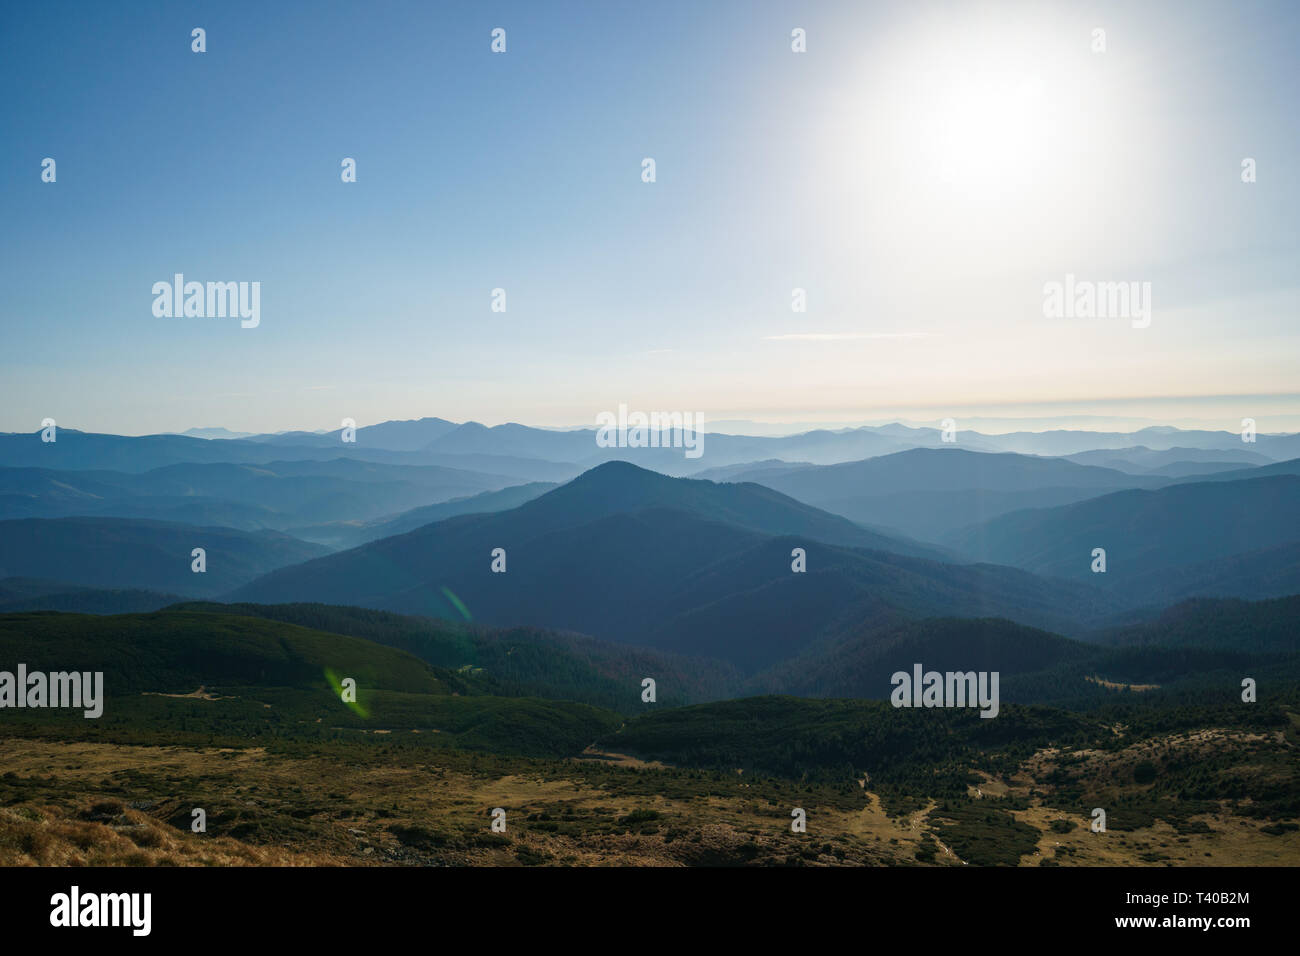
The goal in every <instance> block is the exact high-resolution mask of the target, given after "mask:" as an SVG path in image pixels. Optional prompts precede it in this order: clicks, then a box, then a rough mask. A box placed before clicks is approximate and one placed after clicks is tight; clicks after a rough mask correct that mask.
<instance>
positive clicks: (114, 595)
mask: <svg viewBox="0 0 1300 956" xmlns="http://www.w3.org/2000/svg"><path fill="white" fill-rule="evenodd" d="M177 600H178V597H177V595H175V594H163V593H162V592H160V591H144V590H140V589H136V588H127V589H119V590H101V589H98V588H86V587H78V586H76V585H73V584H64V583H62V582H59V581H40V580H35V579H32V578H0V614H12V613H15V612H18V611H70V612H73V613H76V614H139V613H144V612H147V611H156V610H158V609H159V608H162V607H166V606H167V605H169V604H175V603H176V601H177Z"/></svg>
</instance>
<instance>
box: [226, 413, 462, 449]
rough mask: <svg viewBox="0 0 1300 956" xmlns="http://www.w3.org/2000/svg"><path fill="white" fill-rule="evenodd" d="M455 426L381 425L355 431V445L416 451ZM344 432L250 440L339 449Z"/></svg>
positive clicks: (426, 422) (421, 421) (433, 421)
mask: <svg viewBox="0 0 1300 956" xmlns="http://www.w3.org/2000/svg"><path fill="white" fill-rule="evenodd" d="M456 427H457V426H456V423H455V422H449V421H447V420H446V419H442V418H417V419H412V420H409V421H390V422H380V423H379V424H377V425H363V426H361V427H360V428H358V429H356V443H357V444H358V445H361V446H363V447H367V448H383V449H387V450H389V451H419V450H421V449H422V448H425V447H427V446H428V445H429V443H430V442H432V441H434V440H435V439H437V438H441V437H442V436H443V435H445V434H447V433H448V432H450V431H453V430H454V429H455V428H456ZM342 436H343V429H342V428H337V429H335V430H333V431H329V432H277V433H274V434H265V435H253V436H250V437H251V438H252V440H253V441H257V442H264V443H267V444H272V445H285V446H288V445H306V446H309V447H317V448H338V447H339V445H340V444H341V443H342Z"/></svg>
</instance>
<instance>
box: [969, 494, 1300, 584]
mask: <svg viewBox="0 0 1300 956" xmlns="http://www.w3.org/2000/svg"><path fill="white" fill-rule="evenodd" d="M946 540H947V541H948V543H950V544H951V545H953V546H954V547H956V548H958V549H960V550H961V551H962V552H963V553H966V554H970V555H973V556H975V557H977V558H979V559H980V560H985V561H992V562H996V563H999V564H1009V565H1013V566H1015V567H1020V568H1025V569H1026V570H1029V571H1033V572H1034V573H1037V574H1046V575H1053V576H1060V577H1068V578H1074V579H1079V580H1092V581H1093V582H1094V583H1096V584H1097V585H1098V586H1099V587H1104V588H1106V589H1107V590H1108V591H1112V592H1115V593H1118V594H1124V595H1126V599H1127V600H1141V599H1142V596H1143V594H1144V593H1145V594H1151V593H1158V592H1160V591H1161V590H1162V589H1166V588H1173V589H1174V592H1176V591H1177V589H1178V586H1179V580H1180V578H1181V579H1185V578H1186V575H1185V574H1184V573H1183V572H1182V571H1181V569H1185V568H1195V567H1196V566H1198V565H1203V564H1207V563H1209V562H1216V561H1229V562H1231V561H1233V560H1234V559H1236V557H1237V556H1245V555H1247V554H1250V553H1259V552H1261V550H1262V549H1271V548H1278V547H1283V546H1287V545H1290V544H1292V543H1293V542H1296V541H1298V540H1300V476H1296V475H1289V474H1282V475H1273V476H1270V477H1263V478H1249V479H1245V480H1238V481H1213V480H1211V481H1197V482H1188V483H1179V484H1176V485H1172V486H1169V487H1166V488H1161V489H1158V490H1153V491H1149V490H1132V491H1120V492H1116V493H1113V494H1108V495H1102V496H1100V497H1097V498H1092V499H1090V500H1087V501H1082V502H1078V503H1076V504H1070V505H1064V506H1061V507H1056V508H1039V509H1028V510H1024V511H1016V512H1012V513H1010V514H1005V515H1002V516H1000V517H997V518H994V519H992V520H991V521H987V522H984V523H983V524H981V525H977V526H974V527H971V528H967V529H963V530H961V531H958V532H956V533H954V534H952V535H950V536H949V537H948V538H947V539H946ZM1094 548H1104V549H1105V551H1106V564H1107V568H1106V573H1105V574H1094V573H1093V572H1092V571H1091V564H1092V561H1093V558H1092V551H1093V549H1094ZM1266 557H1267V556H1266ZM1277 557H1280V556H1275V557H1274V558H1273V559H1270V560H1267V561H1266V564H1267V565H1269V566H1272V567H1275V568H1276V567H1285V566H1286V565H1285V562H1283V563H1281V564H1279V562H1278V560H1277V559H1276V558H1277ZM1202 577H1206V575H1202ZM1286 577H1289V576H1284V579H1283V580H1280V581H1279V582H1278V586H1280V587H1282V588H1283V589H1284V590H1283V591H1282V593H1291V592H1294V591H1295V590H1296V588H1294V587H1293V586H1292V584H1291V583H1289V582H1288V581H1287V580H1286V579H1285V578H1286ZM1171 593H1173V592H1171ZM1213 593H1216V594H1218V595H1223V596H1231V591H1222V590H1220V591H1216V592H1213ZM1182 596H1189V595H1182ZM1252 596H1270V595H1252ZM1272 596H1276V595H1272ZM1150 603H1156V602H1154V601H1152V602H1150Z"/></svg>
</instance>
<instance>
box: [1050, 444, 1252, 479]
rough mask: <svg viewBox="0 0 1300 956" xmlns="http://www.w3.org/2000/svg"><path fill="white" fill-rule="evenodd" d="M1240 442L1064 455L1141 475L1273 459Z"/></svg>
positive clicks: (1101, 450) (1105, 449)
mask: <svg viewBox="0 0 1300 956" xmlns="http://www.w3.org/2000/svg"><path fill="white" fill-rule="evenodd" d="M1238 444H1239V445H1241V447H1240V448H1226V449H1225V448H1162V449H1159V450H1155V449H1151V448H1147V447H1146V446H1145V445H1136V446H1134V447H1132V448H1103V449H1094V450H1093V451H1084V452H1079V453H1077V454H1074V455H1066V456H1065V458H1067V459H1068V460H1069V461H1073V462H1077V463H1078V464H1080V465H1099V466H1101V467H1103V468H1115V469H1118V470H1119V471H1128V472H1132V473H1133V474H1138V475H1141V474H1148V473H1164V474H1168V472H1167V471H1166V469H1169V468H1174V467H1180V466H1181V467H1187V466H1190V465H1192V464H1198V465H1212V466H1215V467H1218V466H1221V465H1224V464H1228V465H1229V466H1230V467H1236V468H1242V467H1244V466H1247V465H1267V464H1269V463H1270V462H1271V461H1273V459H1272V458H1269V457H1268V456H1267V455H1262V454H1260V453H1259V452H1257V451H1250V450H1249V447H1250V446H1249V445H1246V444H1245V443H1244V442H1238ZM1220 470H1223V469H1220Z"/></svg>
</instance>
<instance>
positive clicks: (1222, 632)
mask: <svg viewBox="0 0 1300 956" xmlns="http://www.w3.org/2000/svg"><path fill="white" fill-rule="evenodd" d="M1297 621H1300V594H1292V595H1289V596H1287V597H1283V598H1276V599H1273V600H1269V601H1243V600H1240V599H1235V598H1228V599H1225V598H1195V599H1193V600H1189V601H1183V602H1181V603H1179V604H1176V605H1174V606H1173V607H1170V608H1168V609H1166V610H1165V611H1164V613H1162V614H1161V615H1160V616H1159V617H1158V618H1155V619H1154V620H1150V621H1144V622H1142V623H1141V624H1137V625H1133V626H1130V627H1122V628H1114V629H1111V630H1107V631H1104V632H1102V633H1101V634H1098V635H1096V639H1097V640H1098V641H1099V642H1101V643H1104V644H1111V645H1118V646H1124V647H1146V646H1152V645H1158V646H1161V647H1204V648H1211V649H1216V650H1238V651H1250V652H1252V653H1286V654H1296V653H1300V629H1298V628H1297V627H1296V622H1297Z"/></svg>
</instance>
